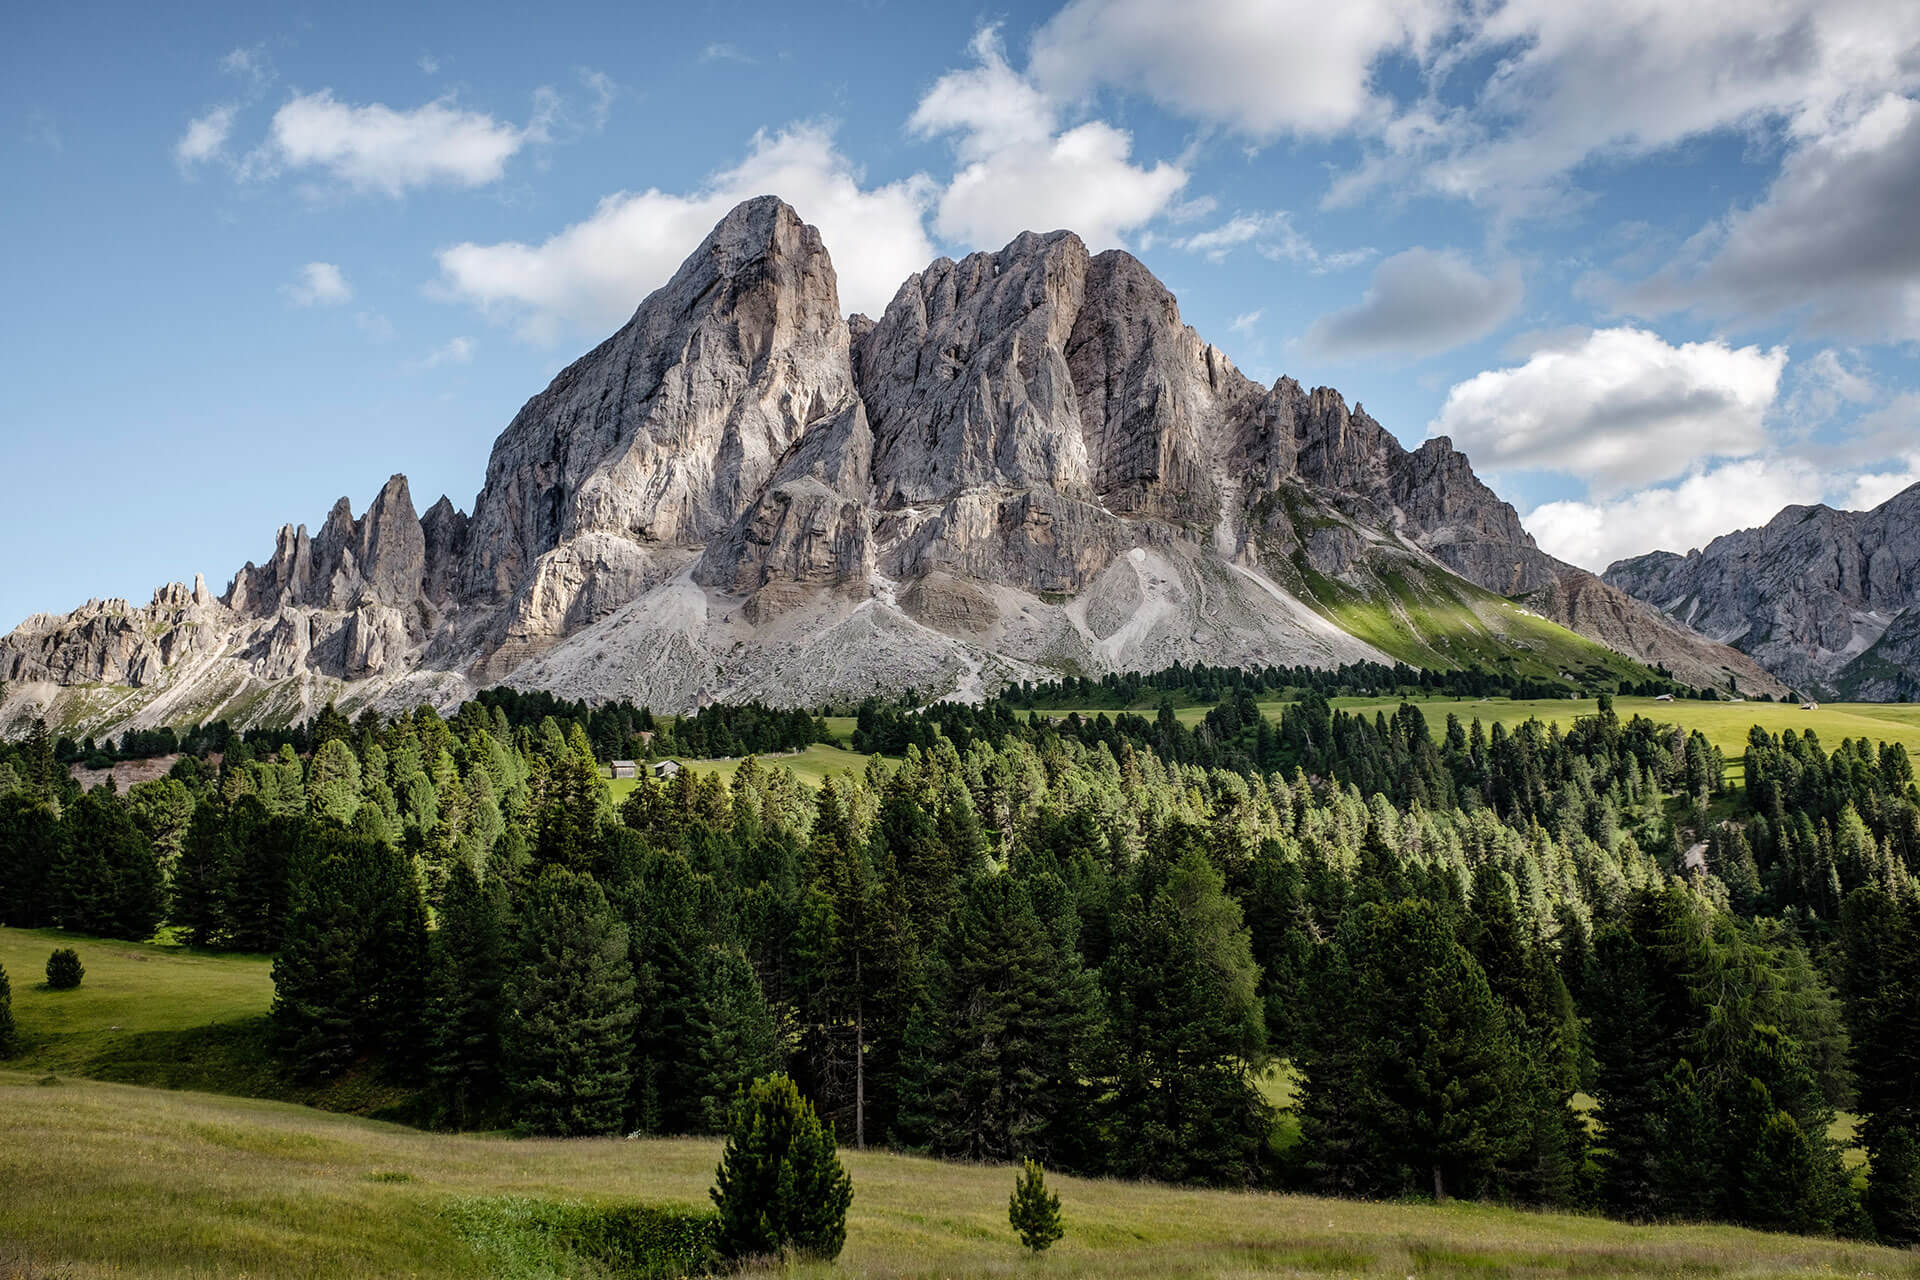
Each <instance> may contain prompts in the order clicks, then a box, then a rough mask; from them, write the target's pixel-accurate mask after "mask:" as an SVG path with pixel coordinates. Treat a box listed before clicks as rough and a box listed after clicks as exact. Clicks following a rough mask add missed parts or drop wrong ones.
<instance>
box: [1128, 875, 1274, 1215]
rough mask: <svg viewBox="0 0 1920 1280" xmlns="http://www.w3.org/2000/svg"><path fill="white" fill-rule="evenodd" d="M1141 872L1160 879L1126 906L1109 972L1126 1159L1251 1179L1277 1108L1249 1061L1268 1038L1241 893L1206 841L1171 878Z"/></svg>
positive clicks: (1180, 1177) (1181, 1173) (1173, 1171)
mask: <svg viewBox="0 0 1920 1280" xmlns="http://www.w3.org/2000/svg"><path fill="white" fill-rule="evenodd" d="M1139 874H1140V875H1141V876H1144V877H1148V878H1149V879H1148V880H1147V882H1146V883H1145V884H1142V885H1140V886H1138V887H1137V888H1136V889H1135V891H1134V892H1133V893H1132V894H1131V895H1130V896H1129V900H1128V901H1127V902H1126V904H1125V905H1124V906H1122V908H1121V909H1120V912H1119V914H1118V918H1117V919H1116V920H1115V922H1114V941H1113V953H1112V954H1111V955H1110V956H1109V957H1108V960H1107V964H1106V966H1105V967H1104V968H1103V970H1102V972H1101V978H1102V981H1103V984H1104V986H1105V988H1106V994H1107V1003H1108V1010H1109V1013H1108V1019H1107V1021H1108V1026H1109V1027H1110V1028H1111V1035H1112V1052H1113V1065H1112V1071H1113V1077H1114V1078H1113V1088H1112V1090H1111V1092H1110V1093H1109V1095H1108V1102H1107V1108H1108V1112H1109V1118H1110V1120H1111V1122H1112V1124H1113V1125H1114V1128H1115V1131H1116V1132H1119V1133H1124V1134H1125V1135H1126V1140H1125V1141H1124V1142H1122V1143H1120V1144H1119V1145H1118V1149H1117V1150H1116V1151H1115V1152H1114V1153H1113V1164H1114V1169H1115V1171H1116V1172H1119V1173H1123V1174H1126V1175H1129V1176H1133V1177H1151V1178H1159V1179H1163V1180H1165V1181H1169V1182H1207V1183H1222V1184H1233V1183H1245V1182H1248V1181H1251V1180H1252V1179H1253V1178H1254V1176H1255V1175H1256V1173H1257V1171H1258V1167H1259V1163H1260V1158H1261V1152H1262V1151H1263V1150H1264V1148H1265V1145H1266V1138H1267V1129H1268V1127H1269V1126H1270V1125H1271V1123H1272V1114H1271V1112H1270V1111H1269V1110H1268V1108H1267V1106H1266V1104H1265V1103H1264V1102H1263V1101H1262V1100H1261V1098H1260V1095H1259V1093H1258V1091H1257V1090H1256V1089H1255V1088H1254V1086H1253V1081H1252V1079H1251V1076H1250V1070H1249V1069H1250V1066H1251V1065H1252V1064H1257V1063H1259V1062H1260V1061H1261V1060H1262V1058H1263V1055H1264V1051H1265V1046H1264V1043H1263V1026H1262V1023H1261V1019H1260V1000H1259V994H1258V985H1259V972H1258V969H1257V967H1256V966H1255V965H1254V963H1253V954H1252V948H1251V944H1250V942H1249V940H1248V936H1247V931H1246V929H1245V927H1244V926H1243V925H1242V923H1241V916H1240V908H1239V905H1238V904H1237V903H1235V902H1234V901H1233V900H1232V899H1231V898H1229V897H1228V896H1227V895H1226V893H1225V892H1224V890H1223V886H1224V880H1223V879H1222V877H1221V875H1220V873H1219V872H1218V871H1216V870H1214V868H1213V867H1212V865H1211V864H1209V863H1208V862H1207V861H1206V859H1205V857H1204V856H1203V855H1201V854H1198V853H1189V854H1187V855H1186V856H1185V857H1184V858H1182V859H1181V860H1180V861H1179V862H1178V863H1177V864H1175V865H1174V866H1173V867H1172V868H1171V869H1169V870H1167V871H1165V872H1164V881H1163V882H1162V883H1159V884H1152V882H1151V877H1153V876H1155V875H1157V874H1161V873H1159V872H1157V871H1156V870H1155V868H1154V867H1153V866H1152V865H1150V864H1149V865H1143V866H1142V868H1141V869H1140V872H1139ZM1143 890H1144V891H1145V892H1143Z"/></svg>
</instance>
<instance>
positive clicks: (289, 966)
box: [271, 830, 427, 1079]
mask: <svg viewBox="0 0 1920 1280" xmlns="http://www.w3.org/2000/svg"><path fill="white" fill-rule="evenodd" d="M313 835H314V844H313V847H312V848H311V849H310V850H308V852H307V853H306V854H305V855H304V856H303V857H302V860H301V867H300V870H299V872H298V874H297V885H296V888H295V890H294V907H293V910H292V913H291V915H290V916H289V918H288V921H287V927H286V938H285V941H284V943H283V945H282V946H281V948H280V953H279V955H277V956H276V957H275V958H274V962H273V981H274V999H273V1010H272V1014H271V1016H272V1020H273V1026H274V1031H275V1038H276V1041H277V1043H278V1046H279V1050H280V1054H281V1057H282V1061H284V1062H285V1063H286V1064H287V1066H288V1067H289V1069H291V1070H292V1071H294V1072H295V1073H296V1074H298V1075H301V1076H304V1077H307V1078H310V1079H326V1078H329V1077H331V1076H335V1075H338V1074H340V1073H341V1072H343V1071H345V1070H347V1068H349V1067H350V1066H352V1065H353V1063H354V1062H355V1061H357V1060H358V1059H360V1058H362V1057H366V1056H371V1055H382V1056H384V1057H385V1058H386V1060H387V1061H388V1063H389V1064H390V1065H393V1066H396V1067H400V1068H403V1069H404V1068H405V1067H407V1066H408V1065H410V1064H411V1062H412V1060H413V1059H414V1057H415V1056H416V1054H417V1052H418V1045H419V1039H420V1037H419V1026H420V1022H421V1018H422V1014H423V1007H424V1004H425V997H426V990H425V988H426V970H427V938H426V914H425V906H424V904H423V903H422V901H421V898H420V888H419V883H418V881H417V880H416V879H415V878H414V876H413V874H412V870H411V868H410V867H409V866H408V865H407V862H406V859H405V856H404V855H402V854H401V853H400V852H399V851H398V850H397V849H394V848H392V847H390V846H387V845H384V844H380V843H378V842H375V841H367V840H361V839H358V838H356V837H353V836H349V835H347V834H346V833H344V832H339V831H335V832H332V833H327V832H325V831H324V830H315V831H314V832H313Z"/></svg>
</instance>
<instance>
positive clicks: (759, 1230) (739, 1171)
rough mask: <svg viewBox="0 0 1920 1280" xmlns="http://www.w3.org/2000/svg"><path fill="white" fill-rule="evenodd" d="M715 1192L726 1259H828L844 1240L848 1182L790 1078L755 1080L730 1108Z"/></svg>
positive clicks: (823, 1129) (828, 1135) (827, 1135)
mask: <svg viewBox="0 0 1920 1280" xmlns="http://www.w3.org/2000/svg"><path fill="white" fill-rule="evenodd" d="M712 1195H713V1203H714V1206H715V1207H716V1208H717V1209H718V1210H719V1212H720V1249H721V1252H722V1253H723V1254H725V1255H726V1256H727V1257H729V1258H735V1259H746V1258H757V1257H770V1256H788V1255H792V1256H797V1257H801V1258H811V1259H820V1260H831V1259H833V1258H836V1257H838V1256H839V1254H840V1249H841V1246H842V1245H844V1244H845V1243H846V1239H847V1208H848V1206H849V1205H851V1204H852V1203H853V1181H852V1179H850V1178H848V1177H847V1173H846V1170H845V1169H843V1168H842V1167H841V1165H840V1157H839V1154H838V1152H837V1151H836V1150H835V1146H834V1141H833V1133H832V1131H831V1130H830V1129H828V1128H827V1126H825V1125H823V1124H822V1123H821V1122H820V1118H819V1116H817V1115H816V1114H815V1113H814V1109H813V1104H812V1103H811V1102H808V1101H807V1100H806V1099H805V1098H803V1097H801V1096H800V1090H799V1089H798V1088H796V1087H795V1085H794V1083H793V1081H792V1080H791V1079H789V1078H788V1077H787V1076H784V1075H776V1076H769V1077H767V1078H766V1079H764V1080H759V1081H756V1082H755V1083H754V1085H753V1088H752V1089H751V1090H750V1091H749V1092H748V1093H747V1094H746V1095H745V1096H743V1097H742V1098H741V1099H740V1100H739V1102H738V1103H737V1104H736V1105H735V1106H734V1109H733V1116H732V1121H731V1124H730V1126H729V1128H728V1131H727V1145H726V1150H725V1151H724V1152H723V1153H722V1155H721V1157H720V1168H719V1170H718V1174H717V1176H716V1178H715V1181H714V1187H713V1192H712Z"/></svg>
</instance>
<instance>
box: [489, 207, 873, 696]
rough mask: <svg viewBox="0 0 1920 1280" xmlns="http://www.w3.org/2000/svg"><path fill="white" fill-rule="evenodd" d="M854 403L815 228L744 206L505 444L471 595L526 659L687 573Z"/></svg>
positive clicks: (526, 413)
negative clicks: (695, 554) (806, 441)
mask: <svg viewBox="0 0 1920 1280" xmlns="http://www.w3.org/2000/svg"><path fill="white" fill-rule="evenodd" d="M854 399H855V397H854V391H853V378H852V369H851V366H850V360H849V355H848V339H847V325H846V321H845V320H844V319H843V318H842V317H841V315H840V304H839V292H838V286H837V284H836V281H835V277H834V273H833V264H832V263H831V262H830V261H829V260H828V257H827V251H826V247H825V246H824V245H823V244H822V243H821V241H820V234H819V232H817V231H816V230H814V228H812V227H810V226H808V225H806V224H805V223H803V222H801V221H800V218H799V216H798V215H796V214H795V213H794V211H793V210H792V209H790V208H788V207H787V206H786V205H785V204H783V203H781V202H780V201H779V200H776V199H774V198H772V197H762V198H760V199H757V200H751V201H748V202H747V203H745V204H742V205H741V206H739V207H738V208H736V209H735V210H733V212H731V213H729V214H728V215H727V216H726V217H725V218H723V219H722V220H721V222H720V224H719V225H718V226H717V227H715V228H714V229H713V232H712V234H710V235H709V236H708V237H707V239H706V241H705V242H704V243H703V244H701V246H700V247H699V248H698V249H697V250H695V251H694V253H693V255H692V256H691V257H689V258H688V259H687V261H686V263H685V265H683V266H682V267H681V268H680V270H679V271H678V272H677V273H676V274H675V275H674V277H673V279H672V280H671V281H669V282H668V283H667V284H666V285H665V287H663V288H661V289H660V290H658V291H656V292H655V293H653V294H651V295H650V296H649V297H648V298H647V299H646V301H644V302H642V303H641V304H640V308H639V310H638V311H636V312H635V313H634V316H633V319H632V320H630V321H628V322H627V324H626V325H625V326H624V327H623V328H621V330H620V331H619V332H618V333H616V334H615V335H614V336H613V337H611V338H609V339H608V340H607V341H606V342H603V343H602V344H600V346H598V347H597V348H595V349H594V350H593V351H591V352H589V353H588V354H587V355H586V356H584V357H582V358H581V359H580V360H578V361H576V362H574V364H572V365H571V366H569V367H568V368H567V369H566V370H565V371H563V372H562V373H561V374H560V376H559V377H557V378H555V379H554V380H553V383H552V385H551V386H549V387H548V388H547V389H546V390H545V391H543V392H542V393H541V394H539V395H537V396H535V397H534V398H533V399H532V400H529V401H528V402H527V404H526V406H525V407H524V408H522V409H521V410H520V413H519V414H518V416H516V417H515V418H514V420H513V422H512V424H511V425H509V426H508V428H507V430H506V431H505V432H504V433H503V434H502V435H501V436H500V438H499V440H498V441H497V442H496V443H495V444H494V448H493V456H492V458H491V459H490V460H489V461H488V464H487V480H486V485H485V487H484V488H483V489H482V490H481V492H480V497H479V498H478V500H477V501H476V502H475V504H474V513H473V520H472V523H471V526H470V527H469V529H468V530H467V550H466V557H465V563H464V565H463V568H462V573H461V578H460V587H461V594H462V595H463V597H464V598H466V599H468V600H471V601H473V602H475V603H477V604H482V605H493V606H502V607H504V610H505V613H504V616H503V618H502V620H501V629H502V631H503V638H504V639H505V641H507V642H509V643H510V645H511V652H512V654H513V656H514V657H516V658H524V657H525V656H527V655H528V654H530V653H533V652H537V651H539V650H540V649H541V648H543V647H545V646H547V645H550V644H551V643H553V642H555V641H557V640H558V639H560V638H561V637H562V636H563V635H565V634H567V633H568V632H569V631H571V630H574V629H577V628H578V627H579V626H581V625H583V624H584V623H587V622H590V621H592V620H593V619H594V618H596V617H599V616H603V615H604V614H605V613H606V612H608V611H609V610H610V609H611V608H613V607H615V606H617V605H618V604H620V603H624V602H625V601H627V600H631V599H633V598H634V597H635V596H637V595H639V594H640V593H641V592H643V591H645V590H646V589H648V588H649V587H652V586H654V585H657V584H658V583H659V582H661V581H663V580H665V579H666V578H667V577H669V576H671V574H672V573H674V572H677V571H678V570H679V569H680V568H681V567H683V566H684V564H685V563H686V562H687V560H688V558H689V557H688V555H687V552H689V551H691V550H695V549H698V548H700V547H702V546H704V545H705V544H706V543H707V542H708V541H709V540H710V539H712V538H714V537H715V536H717V535H719V534H721V533H723V532H724V531H726V530H728V529H729V528H730V527H731V526H732V525H733V524H734V523H735V521H736V520H738V519H739V517H740V516H741V514H742V513H743V512H744V511H745V510H746V508H747V507H748V506H749V505H750V504H751V503H753V502H754V501H755V500H756V498H757V497H758V495H759V493H760V491H761V490H762V488H763V487H764V486H765V484H766V482H767V480H768V479H769V478H770V477H771V476H772V474H773V472H774V469H775V466H776V465H777V464H778V462H779V461H780V459H781V458H782V457H783V456H784V455H785V454H786V453H787V451H788V449H789V448H791V447H792V446H793V444H794V443H795V442H796V441H798V440H799V439H800V437H801V436H802V435H803V434H804V433H805V432H806V430H807V428H808V427H809V426H810V425H812V424H815V423H824V422H831V421H832V420H834V419H835V418H836V417H838V416H839V415H840V414H842V413H843V412H844V411H846V410H847V409H848V408H849V406H851V405H852V404H853V402H854ZM582 547H585V548H587V551H586V553H585V554H581V551H580V548H582ZM503 666H504V664H502V663H500V662H498V661H489V660H483V662H482V664H481V669H482V670H484V671H486V672H487V673H489V674H492V675H496V676H498V675H504V674H506V669H510V667H507V668H506V669H503Z"/></svg>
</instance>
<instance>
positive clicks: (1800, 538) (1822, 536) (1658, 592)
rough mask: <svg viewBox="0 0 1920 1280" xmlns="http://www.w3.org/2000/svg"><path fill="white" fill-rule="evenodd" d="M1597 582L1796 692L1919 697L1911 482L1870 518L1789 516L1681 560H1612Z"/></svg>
mask: <svg viewBox="0 0 1920 1280" xmlns="http://www.w3.org/2000/svg"><path fill="white" fill-rule="evenodd" d="M1606 580H1607V582H1609V583H1610V584H1612V585H1614V586H1616V587H1618V588H1620V589H1621V590H1623V591H1626V592H1628V593H1629V594H1631V595H1633V596H1635V597H1636V598H1638V599H1640V600H1643V601H1645V602H1647V603H1648V604H1651V605H1654V606H1655V607H1657V608H1659V609H1661V610H1662V611H1664V612H1665V613H1666V614H1668V615H1669V616H1671V617H1673V618H1674V619H1676V620H1677V621H1679V622H1682V623H1684V624H1686V625H1687V626H1688V627H1689V628H1691V629H1692V630H1693V631H1694V632H1696V633H1698V634H1700V635H1702V636H1705V637H1707V638H1708V639H1711V640H1714V641H1717V642H1719V643H1722V644H1727V645H1731V646H1733V647H1734V648H1737V649H1739V650H1741V651H1742V652H1744V653H1746V654H1748V655H1750V656H1751V657H1753V658H1754V659H1756V660H1757V661H1758V662H1760V663H1761V664H1762V665H1763V666H1765V667H1767V668H1768V669H1769V670H1771V671H1772V672H1774V673H1775V674H1776V675H1778V676H1779V677H1780V678H1781V679H1782V680H1785V681H1786V682H1787V683H1789V684H1791V685H1793V686H1794V687H1796V688H1798V689H1802V690H1805V691H1807V692H1810V693H1818V694H1822V695H1834V694H1843V695H1846V696H1850V697H1861V698H1889V699H1890V698H1898V697H1902V696H1908V697H1911V696H1920V643H1916V632H1920V608H1916V606H1920V485H1915V486H1913V487H1912V488H1909V489H1907V490H1905V491H1904V492H1901V493H1898V494H1895V495H1894V496H1893V497H1892V498H1889V499H1888V500H1887V501H1886V502H1884V503H1882V504H1881V505H1880V506H1878V507H1875V508H1874V509H1873V510H1871V511H1836V510H1834V509H1833V508H1831V507H1827V506H1815V507H1800V506H1795V507H1788V508H1786V509H1785V510H1783V511H1781V512H1780V514H1778V515H1776V516H1775V517H1774V518H1773V519H1772V520H1770V521H1768V522H1767V523H1766V524H1765V525H1763V526H1761V527H1759V528H1755V529H1743V530H1740V531H1739V532H1737V533H1729V534H1727V535H1725V536H1724V537H1719V538H1715V539H1714V540H1713V541H1712V542H1710V543H1708V544H1707V546H1706V547H1705V548H1703V549H1695V550H1692V551H1689V552H1687V553H1686V554H1685V555H1678V554H1675V553H1673V552H1670V551H1656V552H1652V553H1651V554H1648V555H1644V556H1636V557H1634V558H1632V559H1629V560H1621V561H1619V562H1617V563H1615V564H1613V565H1612V566H1610V567H1609V568H1608V569H1607V572H1606Z"/></svg>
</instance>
